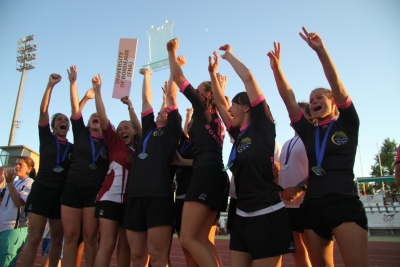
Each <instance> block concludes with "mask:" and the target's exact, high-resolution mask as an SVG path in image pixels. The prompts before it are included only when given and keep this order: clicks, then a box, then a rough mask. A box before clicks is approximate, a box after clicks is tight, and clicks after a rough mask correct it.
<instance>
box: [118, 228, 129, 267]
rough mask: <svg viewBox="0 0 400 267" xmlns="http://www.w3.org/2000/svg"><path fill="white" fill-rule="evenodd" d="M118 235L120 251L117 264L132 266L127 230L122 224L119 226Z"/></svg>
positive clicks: (119, 265) (126, 266)
mask: <svg viewBox="0 0 400 267" xmlns="http://www.w3.org/2000/svg"><path fill="white" fill-rule="evenodd" d="M118 235H119V236H118V246H119V249H118V251H119V252H118V254H117V266H118V267H129V266H131V251H130V248H129V243H128V239H127V237H126V230H125V229H124V228H123V227H121V226H119V228H118Z"/></svg>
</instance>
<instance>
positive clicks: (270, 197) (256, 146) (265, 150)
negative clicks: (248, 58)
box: [228, 96, 281, 212]
mask: <svg viewBox="0 0 400 267" xmlns="http://www.w3.org/2000/svg"><path fill="white" fill-rule="evenodd" d="M259 99H263V100H262V101H260V102H259V103H257V104H256V105H255V106H253V109H252V110H253V121H252V122H251V123H250V124H249V126H248V128H247V130H246V131H243V130H244V129H242V131H241V130H240V129H238V128H232V127H230V128H229V129H228V130H229V133H230V134H231V136H232V138H234V139H235V144H234V145H236V160H234V161H233V165H232V167H231V168H230V170H231V171H232V174H233V176H234V177H235V188H236V195H237V208H238V209H240V210H242V211H244V212H253V211H257V210H261V209H264V208H267V207H270V206H272V205H275V204H278V203H279V202H281V199H280V196H279V191H278V189H277V186H276V184H275V182H274V176H273V174H272V164H273V162H274V147H275V124H274V122H273V120H272V115H271V111H270V109H269V107H268V105H267V103H266V101H265V100H264V98H263V96H260V98H259ZM240 133H241V135H240Z"/></svg>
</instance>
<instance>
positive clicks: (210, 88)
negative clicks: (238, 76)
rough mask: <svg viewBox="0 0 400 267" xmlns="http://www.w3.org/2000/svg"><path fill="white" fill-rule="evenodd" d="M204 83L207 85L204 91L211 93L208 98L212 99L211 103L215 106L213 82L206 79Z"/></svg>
mask: <svg viewBox="0 0 400 267" xmlns="http://www.w3.org/2000/svg"><path fill="white" fill-rule="evenodd" d="M203 84H204V86H205V89H204V91H206V92H208V93H210V98H208V100H210V102H211V104H212V105H213V106H215V101H214V93H213V90H212V86H211V82H210V81H205V82H203Z"/></svg>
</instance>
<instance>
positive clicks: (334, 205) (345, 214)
mask: <svg viewBox="0 0 400 267" xmlns="http://www.w3.org/2000/svg"><path fill="white" fill-rule="evenodd" d="M303 31H304V33H300V36H301V38H302V39H303V40H304V41H305V42H306V43H307V44H308V45H309V46H310V47H311V48H312V49H313V50H314V51H315V52H316V53H317V56H318V58H319V60H320V61H321V64H322V67H323V69H324V72H325V76H326V78H327V80H328V83H329V85H330V87H331V90H329V89H325V88H317V89H315V90H313V91H311V94H310V110H311V114H312V116H313V117H314V118H315V119H317V120H318V125H317V126H314V125H312V124H310V123H309V122H308V121H307V119H306V118H304V116H303V114H302V112H301V111H300V108H299V106H298V105H297V102H296V99H295V96H294V93H293V91H292V89H291V87H290V85H289V84H288V82H287V81H286V79H285V77H284V75H283V72H282V69H281V66H280V44H279V43H278V44H275V43H274V46H275V51H270V52H269V53H268V56H269V58H270V63H271V68H272V71H273V73H274V77H275V81H276V84H277V87H278V91H279V94H280V95H281V97H282V99H283V102H284V103H285V105H286V108H287V110H288V113H289V117H290V119H291V121H292V125H293V127H294V129H295V130H296V132H297V133H298V134H299V136H300V138H301V140H302V141H303V143H304V145H305V147H306V151H307V156H308V162H309V170H308V172H309V179H308V188H307V191H306V194H305V197H304V202H303V204H301V206H300V209H301V216H302V219H303V228H304V234H305V237H306V241H307V249H308V251H309V257H310V260H311V264H312V266H334V263H333V241H332V237H333V236H335V240H336V241H337V244H338V246H339V249H340V252H341V255H342V259H343V262H344V264H345V266H368V238H367V237H368V235H367V230H368V227H367V217H366V215H365V211H364V208H363V205H362V203H361V202H360V200H359V196H358V192H357V189H356V187H355V185H354V181H353V179H354V173H353V167H354V158H355V155H356V150H357V143H358V129H359V125H360V121H359V119H358V115H357V112H356V110H355V108H354V105H353V102H352V100H351V98H350V96H349V94H348V93H347V91H346V89H345V87H344V86H343V84H342V81H341V79H340V77H339V73H338V71H337V70H336V67H335V65H334V63H333V61H332V59H331V57H330V56H329V54H328V51H327V50H326V48H325V45H324V43H323V42H322V39H321V38H320V37H319V35H318V34H316V33H309V32H307V30H306V29H305V28H304V27H303ZM338 110H339V112H340V115H339V114H338Z"/></svg>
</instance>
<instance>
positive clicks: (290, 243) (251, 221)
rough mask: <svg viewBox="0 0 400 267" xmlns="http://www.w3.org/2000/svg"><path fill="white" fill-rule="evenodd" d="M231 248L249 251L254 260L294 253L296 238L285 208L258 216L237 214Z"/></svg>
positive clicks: (232, 232)
mask: <svg viewBox="0 0 400 267" xmlns="http://www.w3.org/2000/svg"><path fill="white" fill-rule="evenodd" d="M229 249H230V250H234V251H241V252H246V253H249V254H250V255H251V257H252V259H253V260H259V259H264V258H270V257H275V256H280V255H283V254H287V253H294V252H295V247H294V239H293V232H292V228H291V227H290V222H289V216H288V214H287V212H286V209H285V208H282V209H279V210H277V211H274V212H271V213H268V214H264V215H261V216H256V217H241V216H239V215H236V216H235V220H234V222H233V226H232V231H231V242H230V245H229Z"/></svg>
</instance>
